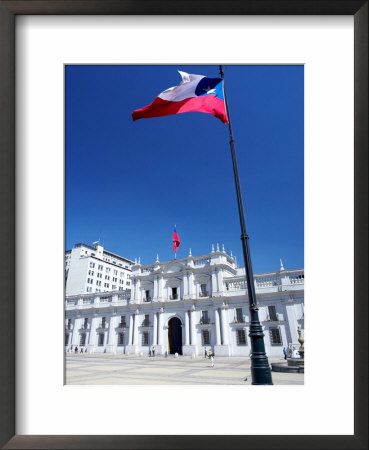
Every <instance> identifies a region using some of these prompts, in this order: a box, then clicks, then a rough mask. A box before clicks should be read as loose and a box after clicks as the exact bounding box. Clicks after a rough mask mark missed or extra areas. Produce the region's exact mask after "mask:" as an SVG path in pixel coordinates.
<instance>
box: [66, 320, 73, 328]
mask: <svg viewBox="0 0 369 450" xmlns="http://www.w3.org/2000/svg"><path fill="white" fill-rule="evenodd" d="M66 328H67V330H71V329H72V319H68V322H67V326H66Z"/></svg>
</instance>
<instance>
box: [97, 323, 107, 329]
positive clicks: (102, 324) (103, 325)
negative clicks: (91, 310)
mask: <svg viewBox="0 0 369 450" xmlns="http://www.w3.org/2000/svg"><path fill="white" fill-rule="evenodd" d="M98 328H108V326H107V324H106V323H105V322H101V323H99V326H98Z"/></svg>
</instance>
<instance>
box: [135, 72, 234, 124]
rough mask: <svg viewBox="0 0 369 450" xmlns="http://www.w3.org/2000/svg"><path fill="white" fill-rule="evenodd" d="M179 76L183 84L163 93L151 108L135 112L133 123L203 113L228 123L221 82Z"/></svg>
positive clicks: (196, 76)
mask: <svg viewBox="0 0 369 450" xmlns="http://www.w3.org/2000/svg"><path fill="white" fill-rule="evenodd" d="M178 72H179V74H180V75H181V77H182V81H181V83H180V84H179V85H178V86H173V87H171V88H169V89H166V90H165V91H163V92H162V93H160V94H159V95H158V96H157V97H156V99H155V100H154V101H153V102H152V103H151V105H147V106H145V107H144V108H141V109H136V110H135V111H133V113H132V119H133V120H137V119H148V118H150V117H162V116H169V115H172V114H180V113H185V112H203V113H208V114H212V115H213V116H215V117H217V118H218V119H220V120H221V121H222V122H223V123H229V120H228V116H227V111H226V107H225V101H224V88H223V80H222V78H208V77H205V76H204V75H194V74H189V73H186V72H181V71H178Z"/></svg>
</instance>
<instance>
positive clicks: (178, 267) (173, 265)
mask: <svg viewBox="0 0 369 450" xmlns="http://www.w3.org/2000/svg"><path fill="white" fill-rule="evenodd" d="M186 269H188V267H186V266H185V265H184V264H182V263H180V262H170V263H169V264H167V265H166V266H164V267H163V273H176V272H182V271H183V270H186Z"/></svg>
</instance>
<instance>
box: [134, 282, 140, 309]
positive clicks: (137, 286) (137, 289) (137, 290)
mask: <svg viewBox="0 0 369 450" xmlns="http://www.w3.org/2000/svg"><path fill="white" fill-rule="evenodd" d="M135 300H136V301H137V302H138V303H139V302H140V301H141V280H137V284H136V297H135Z"/></svg>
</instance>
